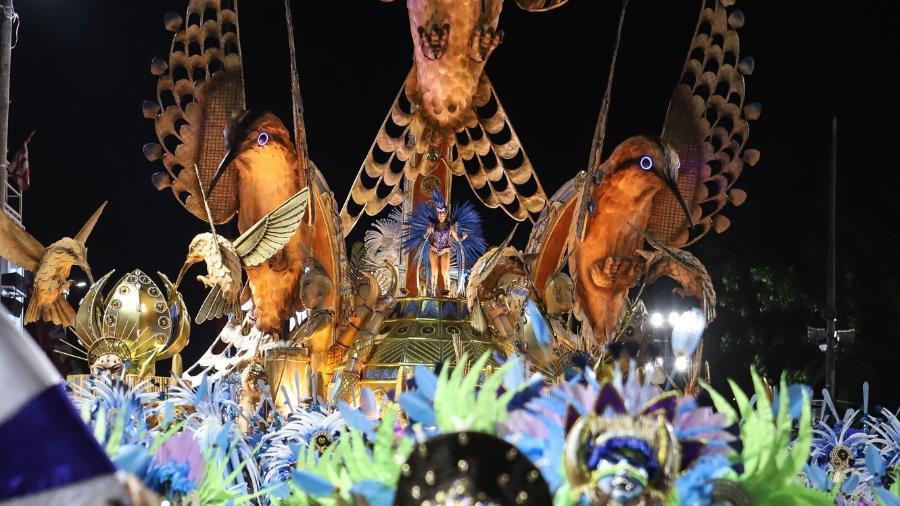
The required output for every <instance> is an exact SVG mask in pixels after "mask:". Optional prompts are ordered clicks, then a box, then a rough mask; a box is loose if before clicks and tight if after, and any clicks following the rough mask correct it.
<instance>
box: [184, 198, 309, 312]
mask: <svg viewBox="0 0 900 506" xmlns="http://www.w3.org/2000/svg"><path fill="white" fill-rule="evenodd" d="M204 197H205V196H204ZM308 201H309V188H304V189H302V190H300V191H299V192H297V193H295V194H294V195H293V196H292V197H290V198H289V199H287V200H286V201H285V202H284V203H282V204H281V205H280V206H278V207H276V208H275V209H273V210H272V212H270V213H269V214H267V215H265V216H264V217H263V218H262V219H261V220H259V221H258V222H256V223H255V224H254V225H253V226H252V227H250V228H249V229H247V231H245V232H244V233H243V234H241V236H240V237H238V238H237V239H235V240H234V241H233V242H232V241H229V240H228V239H226V238H224V237H222V236H221V235H219V234H217V233H216V231H215V228H213V229H212V231H211V232H205V233H202V234H198V235H197V236H195V237H194V239H193V240H191V244H190V246H189V247H188V255H187V259H186V260H185V262H184V265H183V266H182V267H181V271H180V272H179V273H178V278H177V280H176V281H175V286H176V287H177V286H178V285H179V284H180V283H181V280H182V278H183V277H184V274H185V273H186V272H187V270H188V268H190V267H191V266H192V265H194V264H196V263H199V262H201V261H202V262H205V263H206V271H207V274H206V275H205V276H204V275H200V276H197V281H200V282H201V283H203V284H204V285H205V286H206V287H207V288H210V289H211V290H210V292H209V294H208V295H207V297H206V299H205V300H204V301H203V304H202V305H201V307H200V310H199V311H198V312H197V317H196V320H195V321H196V322H197V323H198V324H199V323H202V322H204V321H206V320H210V319H213V318H219V317H221V316H223V315H225V314H229V313H230V314H239V313H240V292H241V269H242V268H244V269H248V272H249V271H250V270H251V269H254V268H256V267H258V266H260V265H261V264H263V263H265V262H266V261H267V260H269V259H270V258H272V257H273V256H275V255H276V254H278V253H279V252H280V251H281V250H282V248H284V246H285V244H287V243H288V242H289V241H290V240H291V238H292V237H293V236H294V235H295V234H296V233H297V228H298V227H299V226H300V222H301V221H302V220H303V215H304V214H305V212H306V205H307V202H308Z"/></svg>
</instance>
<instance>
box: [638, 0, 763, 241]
mask: <svg viewBox="0 0 900 506" xmlns="http://www.w3.org/2000/svg"><path fill="white" fill-rule="evenodd" d="M733 3H734V2H726V1H722V0H716V1H715V2H703V4H702V7H701V11H700V17H699V19H698V21H697V29H696V31H695V32H694V38H693V40H692V41H691V47H690V49H689V50H688V56H687V60H686V61H685V64H684V68H683V69H682V71H681V77H680V79H679V83H678V85H677V86H676V88H675V92H674V93H673V95H672V99H671V102H669V110H668V112H667V114H666V120H665V124H664V125H663V130H662V138H663V140H664V141H666V142H667V143H668V144H669V145H671V146H672V147H673V148H675V151H677V152H678V156H679V158H680V159H681V168H680V169H679V171H678V188H679V189H680V191H681V194H682V195H683V196H684V198H685V201H686V202H687V203H688V205H689V206H690V210H691V216H692V218H693V221H694V228H693V229H691V230H688V225H687V220H686V218H685V216H684V213H683V212H682V211H681V208H680V206H679V204H678V202H676V200H675V198H674V196H673V194H672V193H671V192H661V193H659V194H657V196H656V197H655V198H654V201H653V214H652V217H651V219H650V224H649V227H648V232H649V233H650V234H651V235H653V237H657V238H659V239H660V240H661V241H662V242H663V243H665V244H667V245H669V246H675V247H681V246H686V245H688V244H692V243H694V242H696V241H697V240H698V239H700V238H701V237H703V236H704V235H706V233H707V232H709V231H710V229H715V230H716V232H720V233H721V232H724V231H725V230H726V229H727V228H728V227H729V226H730V224H731V222H730V221H729V220H728V218H726V217H725V216H724V215H722V214H719V212H720V211H721V210H722V209H723V208H724V207H725V205H726V204H727V203H729V202H730V203H731V204H734V205H735V206H739V205H741V204H743V203H744V200H745V199H746V197H747V194H746V193H745V192H744V191H743V190H739V189H735V188H733V185H734V183H735V181H736V180H737V178H738V177H739V176H740V175H741V171H742V170H743V168H744V164H745V163H746V164H748V165H751V166H753V165H755V164H756V162H757V161H759V151H757V150H755V149H744V148H745V146H746V144H747V139H748V138H749V135H750V132H749V125H748V120H755V119H757V118H759V115H760V112H761V106H760V105H759V104H757V103H751V104H745V98H746V90H745V88H744V76H745V75H750V74H752V73H753V66H754V61H753V58H750V57H744V58H741V54H740V40H739V38H738V33H737V30H738V29H739V28H741V27H742V26H743V25H744V13H743V12H742V11H740V10H739V9H733V10H731V11H730V12H729V10H728V9H727V8H726V5H727V6H730V5H731V4H733Z"/></svg>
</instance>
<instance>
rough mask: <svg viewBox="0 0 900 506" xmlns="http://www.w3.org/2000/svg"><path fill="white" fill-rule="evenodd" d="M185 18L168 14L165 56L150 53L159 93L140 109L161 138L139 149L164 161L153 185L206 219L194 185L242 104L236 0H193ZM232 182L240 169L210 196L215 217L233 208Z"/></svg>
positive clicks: (205, 174)
mask: <svg viewBox="0 0 900 506" xmlns="http://www.w3.org/2000/svg"><path fill="white" fill-rule="evenodd" d="M182 24H183V19H182V18H181V16H178V15H176V14H172V13H170V14H168V15H167V16H166V28H167V29H168V30H170V31H173V32H176V33H175V36H174V38H173V40H172V47H171V51H170V53H169V60H168V63H167V62H166V61H165V60H163V59H162V58H154V59H153V62H152V63H151V65H150V70H151V72H152V73H153V74H154V75H156V76H159V83H158V84H157V90H156V91H157V98H156V101H155V102H154V101H151V100H147V101H144V106H143V112H144V116H145V117H146V118H149V119H153V121H154V126H155V130H156V136H157V138H158V139H159V143H150V144H146V145H145V146H144V155H145V156H146V157H147V159H148V160H150V161H156V160H159V159H162V162H163V165H164V167H165V172H158V173H156V174H154V176H153V184H154V185H155V186H156V188H157V189H160V190H162V189H165V188H171V189H172V192H173V193H174V194H175V197H176V199H177V200H178V202H179V203H181V205H182V206H184V207H185V209H187V210H188V211H189V212H190V213H191V214H193V215H194V216H196V217H197V218H200V219H201V220H204V221H206V220H207V218H206V212H205V210H204V209H203V203H202V199H201V197H200V191H199V186H198V185H199V184H201V183H202V184H203V185H204V186H206V185H208V184H209V180H210V179H211V178H212V175H213V173H214V172H215V170H216V166H217V165H218V163H219V161H220V160H222V157H223V156H224V154H225V141H224V139H223V138H222V130H223V129H224V128H225V126H226V125H227V124H228V121H229V119H230V117H231V115H232V113H234V112H235V111H240V110H243V109H245V103H244V78H243V67H242V63H241V50H240V40H239V38H238V17H237V0H190V3H189V5H188V8H187V26H186V27H184V28H182ZM194 164H196V165H197V166H198V167H199V171H200V177H201V179H202V181H197V177H196V175H195V173H194V170H193V167H194ZM185 169H187V170H185ZM236 184H237V174H236V173H230V174H226V175H225V176H223V178H222V180H220V181H219V182H218V185H217V187H216V191H215V192H213V193H212V195H208V196H207V198H208V200H209V204H210V208H211V211H212V215H213V219H214V220H215V222H216V223H225V222H227V221H229V220H230V219H231V218H232V217H233V216H234V214H235V212H236V211H237V190H236Z"/></svg>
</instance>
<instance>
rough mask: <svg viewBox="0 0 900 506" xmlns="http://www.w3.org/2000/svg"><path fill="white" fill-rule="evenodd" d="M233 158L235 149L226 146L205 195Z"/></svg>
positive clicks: (210, 192) (208, 193)
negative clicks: (226, 149) (226, 148)
mask: <svg viewBox="0 0 900 506" xmlns="http://www.w3.org/2000/svg"><path fill="white" fill-rule="evenodd" d="M235 158H237V150H236V149H234V148H228V151H226V152H225V156H224V157H223V158H222V161H221V162H219V166H218V167H216V172H215V173H214V174H213V177H212V179H211V180H210V181H209V189H208V190H206V194H207V195H212V191H213V189H214V188H215V187H216V183H218V182H219V178H220V177H222V174H223V173H224V172H225V170H226V169H227V168H228V166H229V165H231V162H233V161H234V159H235ZM200 184H203V183H200ZM176 285H177V283H176Z"/></svg>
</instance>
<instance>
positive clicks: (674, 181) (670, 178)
mask: <svg viewBox="0 0 900 506" xmlns="http://www.w3.org/2000/svg"><path fill="white" fill-rule="evenodd" d="M662 180H663V182H664V183H665V184H666V187H667V188H668V189H669V191H671V192H672V194H673V195H675V200H677V201H678V205H680V206H681V209H682V211H684V216H685V217H686V218H687V222H688V228H689V229H691V228H694V220H693V218H691V210H690V208H688V205H687V202H685V201H684V196H683V195H682V194H681V190H679V189H678V172H677V171H676V172H675V173H674V174H672V173H666V174H664V175H663V176H662Z"/></svg>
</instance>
